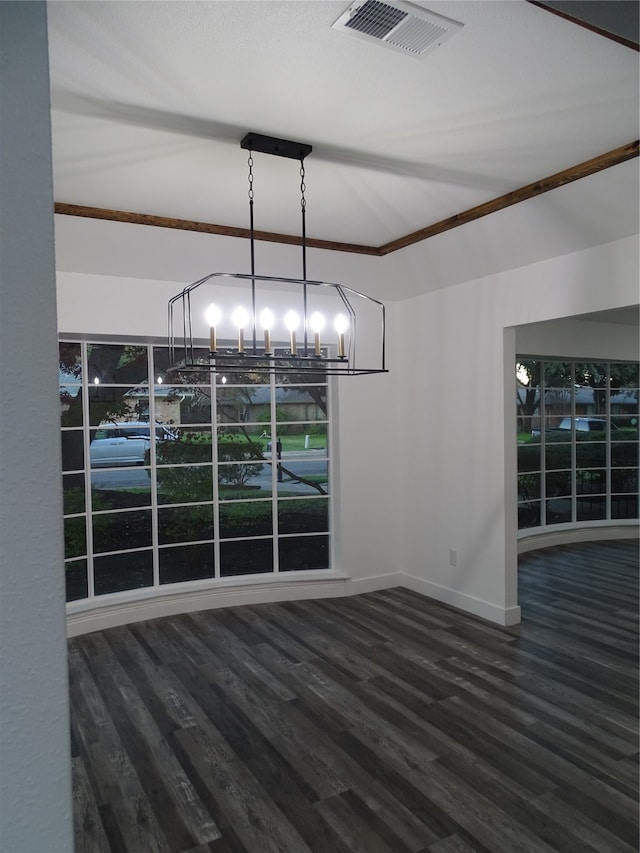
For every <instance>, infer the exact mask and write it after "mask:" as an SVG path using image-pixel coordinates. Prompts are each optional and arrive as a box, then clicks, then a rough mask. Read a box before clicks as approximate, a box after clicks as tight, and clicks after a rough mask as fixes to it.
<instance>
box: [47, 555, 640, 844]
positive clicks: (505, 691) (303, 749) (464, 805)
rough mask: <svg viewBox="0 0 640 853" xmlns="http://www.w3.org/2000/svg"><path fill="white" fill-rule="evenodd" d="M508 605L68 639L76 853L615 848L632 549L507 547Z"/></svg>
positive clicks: (205, 621)
mask: <svg viewBox="0 0 640 853" xmlns="http://www.w3.org/2000/svg"><path fill="white" fill-rule="evenodd" d="M520 604H521V606H522V611H523V619H522V624H521V625H519V626H516V627H514V628H508V629H501V628H498V627H495V626H493V625H491V624H489V623H486V622H483V621H481V620H479V619H475V618H473V617H470V616H466V615H463V614H461V613H459V612H457V611H454V610H452V609H450V608H447V607H445V606H442V605H439V604H436V603H434V602H432V601H430V600H427V599H424V598H422V597H421V596H419V595H416V594H415V593H412V592H409V591H406V590H403V589H392V590H386V591H384V592H376V593H370V594H366V595H360V596H357V597H352V598H346V599H327V600H321V601H306V602H296V603H286V604H278V605H275V604H265V605H258V606H250V607H249V606H247V607H239V608H233V609H225V610H212V611H207V612H202V613H195V614H191V615H182V616H177V617H170V618H164V619H157V620H153V621H149V622H143V623H138V624H134V625H130V626H128V627H122V628H113V629H110V630H106V631H101V632H99V633H94V634H90V635H87V636H84V637H80V638H76V639H73V640H71V641H70V642H69V654H70V689H71V707H72V746H73V774H74V796H75V837H76V853H103V851H114V853H115V851H129V853H153V851H163V853H187V851H188V852H189V853H276V851H278V853H306V851H314V853H347V851H357V853H409V851H411V852H412V853H418V851H433V853H468V852H469V851H478V853H487V851H491V853H494V851H504V853H517V852H518V851H530V853H544V851H562V853H581V851H585V853H586V851H591V853H594V851H595V853H608V851H611V853H614V852H615V853H625V851H627V853H636V851H637V850H638V633H637V631H638V624H637V623H638V543H637V542H636V541H617V542H602V543H589V544H586V545H577V546H570V547H566V546H562V547H556V548H551V549H547V550H544V551H542V550H541V551H537V552H532V553H529V554H526V555H524V556H523V557H521V567H520ZM34 853H45V851H34ZM46 853H49V851H46Z"/></svg>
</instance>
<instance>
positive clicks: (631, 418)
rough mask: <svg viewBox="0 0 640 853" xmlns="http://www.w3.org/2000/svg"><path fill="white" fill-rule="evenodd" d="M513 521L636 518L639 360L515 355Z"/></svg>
mask: <svg viewBox="0 0 640 853" xmlns="http://www.w3.org/2000/svg"><path fill="white" fill-rule="evenodd" d="M516 385H517V391H516V393H517V409H518V424H517V431H518V527H519V528H520V529H525V528H532V527H545V526H549V525H554V524H562V523H574V524H575V523H580V522H592V521H611V520H618V519H637V518H638V399H639V394H638V387H639V365H638V364H637V363H630V362H603V363H592V362H589V363H587V362H582V361H573V360H572V361H561V360H552V359H540V358H528V357H523V356H519V357H518V358H517V363H516Z"/></svg>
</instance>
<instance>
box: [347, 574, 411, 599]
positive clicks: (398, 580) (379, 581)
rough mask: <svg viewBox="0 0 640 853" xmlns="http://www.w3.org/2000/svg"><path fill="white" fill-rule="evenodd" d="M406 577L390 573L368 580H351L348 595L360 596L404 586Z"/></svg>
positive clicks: (374, 576)
mask: <svg viewBox="0 0 640 853" xmlns="http://www.w3.org/2000/svg"><path fill="white" fill-rule="evenodd" d="M406 577H407V576H406V575H403V574H402V572H390V573H389V574H386V575H372V576H371V577H368V578H357V579H355V580H354V579H352V580H350V581H349V584H348V594H349V595H360V594H361V593H363V592H376V591H377V590H379V589H390V588H391V587H394V586H405V579H406Z"/></svg>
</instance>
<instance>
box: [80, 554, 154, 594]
mask: <svg viewBox="0 0 640 853" xmlns="http://www.w3.org/2000/svg"><path fill="white" fill-rule="evenodd" d="M93 566H94V588H95V593H96V595H107V594H108V593H110V592H122V591H123V590H125V589H139V588H141V587H145V586H151V585H152V583H153V556H152V554H151V551H133V552H129V553H128V554H110V555H109V556H106V557H96V558H95V559H94V561H93Z"/></svg>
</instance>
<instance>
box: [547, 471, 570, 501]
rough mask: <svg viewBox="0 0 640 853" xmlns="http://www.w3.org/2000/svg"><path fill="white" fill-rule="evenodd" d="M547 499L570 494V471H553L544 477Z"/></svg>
mask: <svg viewBox="0 0 640 853" xmlns="http://www.w3.org/2000/svg"><path fill="white" fill-rule="evenodd" d="M545 488H546V490H547V497H548V498H551V497H556V496H564V495H570V494H571V471H553V472H552V473H550V474H547V476H546V484H545Z"/></svg>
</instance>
